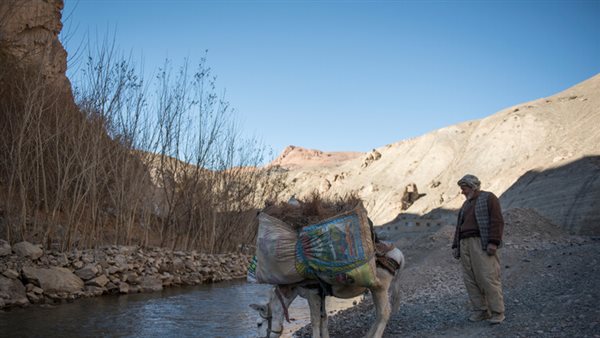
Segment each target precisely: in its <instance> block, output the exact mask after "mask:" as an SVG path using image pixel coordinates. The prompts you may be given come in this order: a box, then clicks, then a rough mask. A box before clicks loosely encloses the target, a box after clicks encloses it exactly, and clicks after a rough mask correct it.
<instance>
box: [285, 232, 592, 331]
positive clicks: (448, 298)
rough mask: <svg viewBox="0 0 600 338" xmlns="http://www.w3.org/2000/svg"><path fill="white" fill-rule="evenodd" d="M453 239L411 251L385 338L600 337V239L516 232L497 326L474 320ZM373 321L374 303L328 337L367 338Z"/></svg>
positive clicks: (337, 324) (353, 312)
mask: <svg viewBox="0 0 600 338" xmlns="http://www.w3.org/2000/svg"><path fill="white" fill-rule="evenodd" d="M514 224H517V223H516V222H515V223H513V225H514ZM449 233H450V231H449V229H447V230H446V231H445V232H441V233H440V234H436V235H433V236H430V237H428V238H425V239H423V240H421V241H419V242H418V243H416V244H415V245H414V246H412V247H407V248H406V249H405V250H404V251H405V254H406V256H407V257H408V259H407V261H408V266H407V268H406V269H405V270H404V271H403V276H402V282H403V288H402V291H401V292H402V296H403V302H402V304H401V306H400V309H399V310H398V312H397V313H395V314H393V315H392V317H391V318H390V321H389V323H388V326H387V328H386V331H385V334H384V337H484V336H485V337H600V305H599V304H600V264H599V263H600V238H590V237H574V236H565V235H564V234H560V233H555V232H553V229H552V228H549V229H543V228H539V227H533V226H525V227H521V228H519V229H518V231H516V230H515V231H512V232H511V231H509V233H508V234H507V235H508V236H507V237H506V238H505V239H506V241H507V244H506V246H505V248H503V249H502V256H501V262H502V278H503V285H504V297H505V306H506V321H505V322H504V323H502V324H500V325H495V326H490V325H489V324H488V323H487V322H479V323H471V322H469V321H468V320H467V318H468V316H469V310H468V299H467V295H466V290H465V288H464V286H463V284H462V279H461V275H460V266H459V264H458V261H456V260H454V259H453V258H451V255H450V250H449V247H448V242H447V241H448V237H449ZM411 257H412V260H411ZM411 261H412V262H416V263H415V264H412V265H411ZM373 320H374V309H373V307H372V303H371V301H370V299H368V298H367V299H366V300H365V301H363V302H362V303H360V304H358V305H357V306H355V307H353V308H350V309H348V310H345V311H342V312H340V313H339V314H337V315H335V316H333V317H331V318H330V325H329V331H330V334H331V336H332V337H362V336H363V335H364V334H365V333H366V332H367V331H368V328H369V326H370V325H371V323H372V322H373ZM296 336H299V337H309V336H310V331H309V329H308V328H307V327H304V328H303V329H301V330H299V331H297V332H296Z"/></svg>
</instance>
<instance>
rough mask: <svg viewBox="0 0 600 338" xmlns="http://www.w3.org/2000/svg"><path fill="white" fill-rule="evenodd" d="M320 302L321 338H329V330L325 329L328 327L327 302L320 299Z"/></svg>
mask: <svg viewBox="0 0 600 338" xmlns="http://www.w3.org/2000/svg"><path fill="white" fill-rule="evenodd" d="M319 298H320V297H319ZM321 301H322V302H323V308H322V310H321V337H322V338H329V328H328V327H327V325H329V316H328V315H327V308H326V304H327V302H326V301H325V299H324V298H322V299H321Z"/></svg>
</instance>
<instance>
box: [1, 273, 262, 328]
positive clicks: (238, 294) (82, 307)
mask: <svg viewBox="0 0 600 338" xmlns="http://www.w3.org/2000/svg"><path fill="white" fill-rule="evenodd" d="M269 287H270V286H268V285H259V284H246V283H244V282H224V283H218V284H213V285H203V286H198V287H191V288H177V289H167V290H164V291H162V292H158V293H149V294H133V295H123V296H115V297H110V296H107V297H97V298H91V299H81V300H77V301H75V302H73V303H71V304H63V305H60V306H56V307H53V308H41V307H37V306H36V307H30V308H28V309H14V310H12V311H10V312H6V313H0V332H2V336H4V335H5V334H7V336H10V337H57V336H61V337H252V336H253V335H254V333H255V326H256V313H255V312H254V310H252V309H250V308H249V307H248V304H250V303H254V302H257V301H260V300H264V299H265V298H266V292H267V291H268V289H269Z"/></svg>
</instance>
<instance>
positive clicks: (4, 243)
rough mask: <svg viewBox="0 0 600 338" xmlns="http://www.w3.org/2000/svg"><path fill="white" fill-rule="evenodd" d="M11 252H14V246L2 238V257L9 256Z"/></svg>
mask: <svg viewBox="0 0 600 338" xmlns="http://www.w3.org/2000/svg"><path fill="white" fill-rule="evenodd" d="M11 253H12V248H11V247H10V244H9V243H8V242H7V241H5V240H3V239H0V257H2V256H8V255H10V254H11Z"/></svg>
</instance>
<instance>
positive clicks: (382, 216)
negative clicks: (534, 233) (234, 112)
mask: <svg viewBox="0 0 600 338" xmlns="http://www.w3.org/2000/svg"><path fill="white" fill-rule="evenodd" d="M598 125H600V75H596V76H594V77H592V78H590V79H588V80H586V81H584V82H582V83H580V84H578V85H576V86H574V87H572V88H569V89H567V90H565V91H563V92H561V93H558V94H556V95H554V96H550V97H547V98H542V99H538V100H534V101H531V102H527V103H523V104H518V105H515V106H513V107H508V108H506V109H504V110H502V111H500V112H498V113H496V114H494V115H491V116H489V117H487V118H484V119H481V120H477V121H468V122H464V123H461V124H457V125H453V126H448V127H446V128H442V129H439V130H435V131H432V132H430V133H428V134H425V135H422V136H420V137H417V138H414V139H409V140H404V141H400V142H397V143H394V144H389V145H386V146H384V147H380V148H377V149H374V150H373V151H372V152H371V153H368V154H363V156H361V157H359V158H354V159H348V160H342V161H339V162H338V163H337V164H336V165H333V164H332V163H329V164H328V166H322V167H316V166H314V163H311V164H309V165H306V166H298V164H297V163H293V164H294V165H290V166H287V168H288V170H289V171H288V178H287V190H286V192H287V193H288V194H289V195H292V194H295V195H296V196H298V197H300V198H301V197H302V196H305V195H307V194H309V193H310V192H312V191H313V190H315V189H316V190H319V191H320V192H321V193H323V194H325V195H329V196H335V195H344V194H346V193H348V192H358V193H359V195H360V197H362V198H363V199H364V200H365V201H366V207H367V209H368V211H369V215H370V217H371V218H372V219H373V220H374V221H375V223H377V224H382V223H386V222H390V221H392V220H393V219H394V218H395V217H396V216H397V215H398V214H399V213H401V212H404V213H412V214H416V215H427V214H428V215H429V216H444V215H446V214H448V213H446V212H445V211H447V210H455V209H457V208H458V207H459V206H460V205H461V203H462V202H463V198H462V196H461V195H460V194H459V190H458V188H457V186H456V181H457V180H458V179H459V178H460V177H462V176H463V175H464V174H465V173H471V174H475V175H477V176H478V177H479V178H480V179H481V181H482V188H483V189H486V190H491V191H493V192H495V193H496V194H497V195H498V196H500V197H501V202H502V205H503V206H504V207H505V208H506V207H530V208H535V209H536V210H538V211H539V212H540V213H541V214H542V215H544V216H545V217H548V218H549V219H551V220H552V221H553V222H555V223H557V224H560V225H561V226H563V227H565V228H566V229H568V230H569V231H571V232H572V233H590V234H599V233H600V213H599V212H597V210H598V208H599V207H600V203H599V202H598V201H600V147H599V146H598V145H599V144H600V129H598V128H597V127H596V126H598ZM309 162H310V161H309ZM279 165H280V166H282V167H283V168H286V162H285V160H284V161H279ZM411 183H414V184H416V186H417V188H418V191H419V193H420V194H424V195H423V196H422V197H421V198H419V199H418V200H417V201H415V202H414V203H413V204H412V205H411V206H410V207H409V208H408V209H406V210H402V198H403V190H404V189H405V187H407V186H408V185H409V184H411ZM452 217H453V216H451V217H450V219H451V218H452Z"/></svg>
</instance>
